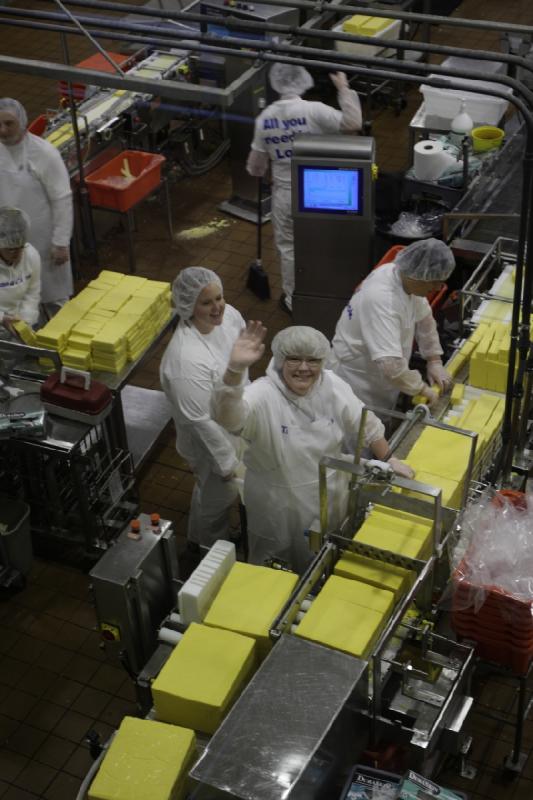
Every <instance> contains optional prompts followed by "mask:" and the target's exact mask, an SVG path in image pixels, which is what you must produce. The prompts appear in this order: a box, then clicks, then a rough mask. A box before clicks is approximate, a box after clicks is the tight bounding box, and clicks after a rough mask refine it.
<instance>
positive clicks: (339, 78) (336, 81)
mask: <svg viewBox="0 0 533 800" xmlns="http://www.w3.org/2000/svg"><path fill="white" fill-rule="evenodd" d="M329 77H330V80H331V82H332V84H333V86H334V87H335V89H336V90H337V91H338V92H339V91H340V90H341V89H349V88H350V84H349V83H348V78H347V77H346V73H345V72H330V73H329Z"/></svg>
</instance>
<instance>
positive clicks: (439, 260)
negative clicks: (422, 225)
mask: <svg viewBox="0 0 533 800" xmlns="http://www.w3.org/2000/svg"><path fill="white" fill-rule="evenodd" d="M394 263H395V264H396V265H397V267H398V268H399V269H400V271H401V273H402V275H405V277H406V278H414V279H415V280H419V281H445V280H446V278H449V277H450V275H451V274H452V272H453V271H454V269H455V258H454V257H453V253H452V251H451V250H450V248H449V247H448V245H447V244H444V242H441V241H440V239H421V240H420V241H419V242H414V243H413V244H410V245H409V246H408V247H406V248H405V249H404V250H401V252H400V253H398V255H397V256H396V258H395V259H394Z"/></svg>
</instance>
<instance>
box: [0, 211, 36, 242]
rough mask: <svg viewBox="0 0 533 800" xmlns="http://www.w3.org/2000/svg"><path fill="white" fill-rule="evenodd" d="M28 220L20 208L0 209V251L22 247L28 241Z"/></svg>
mask: <svg viewBox="0 0 533 800" xmlns="http://www.w3.org/2000/svg"><path fill="white" fill-rule="evenodd" d="M29 229H30V220H29V217H28V215H27V214H26V213H25V212H24V211H21V210H20V208H9V206H3V207H2V208H0V249H2V250H9V249H10V248H12V247H24V245H25V244H26V242H27V241H28V231H29Z"/></svg>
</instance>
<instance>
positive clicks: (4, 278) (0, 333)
mask: <svg viewBox="0 0 533 800" xmlns="http://www.w3.org/2000/svg"><path fill="white" fill-rule="evenodd" d="M28 230H29V220H28V217H27V215H26V214H25V213H24V211H21V210H20V209H19V208H9V207H4V208H0V338H1V339H11V338H15V333H14V331H13V328H12V324H13V323H14V322H17V321H18V320H23V321H24V322H27V323H28V325H35V323H36V322H37V320H38V319H39V302H40V298H41V259H40V258H39V253H38V252H37V250H36V249H35V248H34V247H32V246H31V244H28V241H27V240H28Z"/></svg>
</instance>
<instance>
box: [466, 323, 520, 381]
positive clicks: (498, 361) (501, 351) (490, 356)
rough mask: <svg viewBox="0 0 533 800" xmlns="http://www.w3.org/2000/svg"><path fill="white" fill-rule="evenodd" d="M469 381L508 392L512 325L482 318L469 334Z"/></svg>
mask: <svg viewBox="0 0 533 800" xmlns="http://www.w3.org/2000/svg"><path fill="white" fill-rule="evenodd" d="M469 341H470V343H471V344H473V345H474V347H473V348H472V352H471V354H470V370H469V374H468V383H469V384H471V385H472V386H477V387H478V388H479V389H490V390H491V391H493V392H505V389H506V386H507V371H508V370H507V367H508V364H509V348H510V346H511V326H510V325H509V324H506V323H504V322H491V323H485V322H482V323H480V324H479V325H478V327H477V328H476V330H475V331H474V332H473V333H472V335H471V336H470V340H469Z"/></svg>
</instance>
